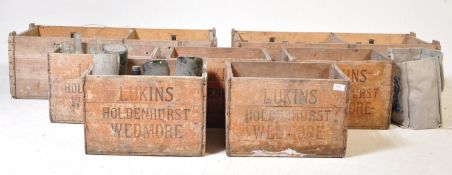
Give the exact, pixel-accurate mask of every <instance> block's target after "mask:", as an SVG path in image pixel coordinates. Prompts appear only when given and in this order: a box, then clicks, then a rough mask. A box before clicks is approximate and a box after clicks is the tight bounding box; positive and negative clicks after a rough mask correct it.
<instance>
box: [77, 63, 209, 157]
mask: <svg viewBox="0 0 452 175" xmlns="http://www.w3.org/2000/svg"><path fill="white" fill-rule="evenodd" d="M167 61H169V62H170V69H172V70H170V71H171V72H174V67H173V66H171V65H175V61H176V60H167ZM171 74H174V73H171ZM206 82H207V64H204V71H203V74H202V76H199V77H191V76H146V75H122V76H121V75H113V76H107V75H87V76H86V77H85V79H84V93H85V95H84V97H85V146H86V153H87V154H115V155H162V156H163V155H166V156H202V155H203V154H204V150H205V114H206V93H207V87H206V85H207V84H206Z"/></svg>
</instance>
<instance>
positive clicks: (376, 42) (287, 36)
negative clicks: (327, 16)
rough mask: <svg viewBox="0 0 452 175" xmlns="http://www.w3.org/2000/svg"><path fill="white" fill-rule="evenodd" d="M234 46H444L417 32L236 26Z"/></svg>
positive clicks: (431, 47) (377, 47) (380, 47)
mask: <svg viewBox="0 0 452 175" xmlns="http://www.w3.org/2000/svg"><path fill="white" fill-rule="evenodd" d="M231 46H232V47H259V48H262V47H265V48H281V47H326V48H331V47H332V48H368V49H369V48H370V49H371V48H373V49H378V50H380V51H386V49H388V48H411V47H421V48H427V49H435V50H441V45H440V43H439V41H436V40H433V41H432V42H431V43H428V42H426V41H423V40H421V39H419V38H417V37H416V33H414V32H411V33H409V34H383V33H328V32H270V31H237V30H234V29H232V39H231Z"/></svg>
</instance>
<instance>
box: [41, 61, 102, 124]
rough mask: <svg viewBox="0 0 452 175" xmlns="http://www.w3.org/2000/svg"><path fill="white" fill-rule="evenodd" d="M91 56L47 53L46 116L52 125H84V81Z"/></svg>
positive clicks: (90, 64) (89, 66)
mask: <svg viewBox="0 0 452 175" xmlns="http://www.w3.org/2000/svg"><path fill="white" fill-rule="evenodd" d="M92 63H93V57H92V55H90V54H69V53H50V54H49V115H50V121H51V122H52V123H83V116H84V111H83V107H84V105H83V103H84V102H83V79H82V77H83V76H85V75H87V74H88V73H89V71H90V69H91V68H92V67H91V66H92Z"/></svg>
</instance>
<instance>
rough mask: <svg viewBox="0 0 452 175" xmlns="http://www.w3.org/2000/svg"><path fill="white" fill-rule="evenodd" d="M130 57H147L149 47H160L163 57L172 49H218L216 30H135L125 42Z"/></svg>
mask: <svg viewBox="0 0 452 175" xmlns="http://www.w3.org/2000/svg"><path fill="white" fill-rule="evenodd" d="M125 43H126V45H127V48H128V49H129V55H130V56H147V55H149V54H150V51H151V50H150V49H149V46H159V47H160V49H161V52H162V55H167V54H168V52H169V49H170V48H172V47H217V37H216V30H215V28H213V29H210V30H199V29H198V30H189V29H135V31H134V32H133V33H132V34H131V35H130V36H129V38H128V39H127V40H126V41H125Z"/></svg>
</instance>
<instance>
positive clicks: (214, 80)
mask: <svg viewBox="0 0 452 175" xmlns="http://www.w3.org/2000/svg"><path fill="white" fill-rule="evenodd" d="M181 56H182V57H183V56H195V57H200V58H203V59H204V60H205V61H206V62H207V63H208V65H209V68H208V73H209V79H208V84H207V94H208V96H207V101H208V103H207V127H210V128H224V126H225V122H224V121H225V119H224V116H225V115H224V113H225V110H224V109H225V104H224V99H225V98H224V72H225V68H224V64H225V62H226V61H227V60H234V61H238V60H248V61H271V58H270V56H269V54H268V53H267V52H266V50H265V49H260V48H200V47H177V48H172V49H171V52H170V53H169V54H168V56H166V57H167V58H176V57H181Z"/></svg>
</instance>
